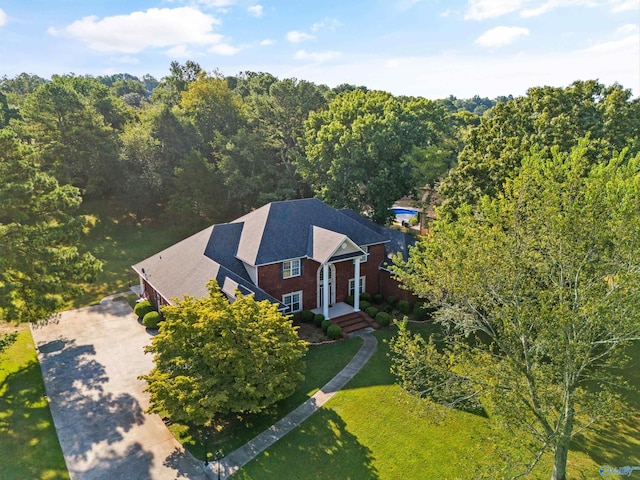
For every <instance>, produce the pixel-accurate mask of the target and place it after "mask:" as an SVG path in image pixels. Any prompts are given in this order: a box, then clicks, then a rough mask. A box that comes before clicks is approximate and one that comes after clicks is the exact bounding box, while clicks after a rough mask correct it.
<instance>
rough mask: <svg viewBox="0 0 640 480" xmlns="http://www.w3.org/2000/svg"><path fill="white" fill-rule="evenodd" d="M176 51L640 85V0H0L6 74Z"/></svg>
mask: <svg viewBox="0 0 640 480" xmlns="http://www.w3.org/2000/svg"><path fill="white" fill-rule="evenodd" d="M172 60H178V61H180V62H181V63H182V62H185V61H186V60H193V61H196V62H198V63H199V64H200V65H201V66H202V67H203V68H204V69H205V70H207V71H212V70H214V69H219V70H220V71H221V72H222V73H223V74H225V75H235V74H237V73H238V72H241V71H263V72H269V73H272V74H274V75H276V76H278V77H280V78H288V77H295V78H299V79H305V80H310V81H313V82H316V83H324V84H327V85H329V86H332V87H333V86H336V85H338V84H341V83H352V84H357V85H366V86H367V87H369V88H371V89H382V90H387V91H389V92H391V93H394V94H396V95H419V96H424V97H427V98H442V97H446V96H448V95H455V96H457V97H459V98H466V97H471V96H473V95H475V94H478V95H481V96H488V97H495V96H498V95H508V94H513V95H522V94H524V93H526V90H527V88H529V87H533V86H540V85H553V86H565V85H568V84H570V83H571V82H572V81H574V80H577V79H580V80H587V79H599V80H600V81H601V82H602V83H605V84H612V83H614V82H618V83H620V84H622V85H623V86H625V87H626V88H630V89H632V90H633V92H634V95H635V96H638V95H640V0H467V1H455V0H454V1H445V0H368V1H362V0H340V1H336V0H317V1H308V0H299V1H284V0H155V1H151V0H144V1H135V0H134V1H125V0H90V1H89V0H10V1H2V0H0V65H2V68H1V69H0V75H8V76H10V77H11V76H14V75H16V74H18V73H21V72H28V73H34V74H37V75H40V76H43V77H46V78H49V77H50V76H51V75H52V74H63V73H71V72H73V73H76V74H91V75H102V74H111V73H121V72H127V73H131V74H134V75H139V76H141V75H143V74H145V73H149V74H151V75H153V76H155V77H156V78H158V79H160V78H161V77H163V76H165V75H167V74H168V71H169V64H170V63H171V61H172Z"/></svg>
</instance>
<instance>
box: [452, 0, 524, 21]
mask: <svg viewBox="0 0 640 480" xmlns="http://www.w3.org/2000/svg"><path fill="white" fill-rule="evenodd" d="M526 1H527V0H469V3H468V5H467V11H466V12H465V14H464V18H465V19H466V20H486V19H488V18H496V17H500V16H502V15H506V14H507V13H512V12H517V11H518V10H520V7H521V6H522V5H523V4H524V3H525V2H526Z"/></svg>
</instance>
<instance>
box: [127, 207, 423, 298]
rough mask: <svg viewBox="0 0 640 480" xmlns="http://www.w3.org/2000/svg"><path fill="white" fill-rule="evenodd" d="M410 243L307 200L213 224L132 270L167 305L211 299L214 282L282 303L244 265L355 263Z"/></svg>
mask: <svg viewBox="0 0 640 480" xmlns="http://www.w3.org/2000/svg"><path fill="white" fill-rule="evenodd" d="M345 241H346V242H345ZM410 241H411V239H410V237H408V236H407V235H405V234H403V233H402V232H397V231H395V230H390V229H388V228H385V227H381V226H379V225H376V224H375V223H373V222H371V221H369V220H367V219H365V218H363V217H361V216H360V215H358V214H356V213H355V212H353V211H352V210H347V209H344V210H336V209H334V208H332V207H330V206H328V205H326V204H324V203H323V202H321V201H320V200H317V199H314V198H308V199H302V200H289V201H282V202H273V203H270V204H268V205H265V206H263V207H261V208H259V209H257V210H254V211H253V212H250V213H248V214H246V215H244V216H242V217H240V218H238V219H237V220H235V221H233V222H230V223H224V224H218V225H213V226H211V227H209V228H206V229H204V230H202V231H201V232H198V233H196V234H195V235H192V236H191V237H189V238H187V239H185V240H182V241H181V242H178V243H176V244H175V245H173V246H171V247H169V248H167V249H165V250H163V251H162V252H159V253H157V254H155V255H153V256H151V257H149V258H147V259H145V260H143V261H141V262H139V263H137V264H136V265H134V266H133V268H134V270H135V271H136V272H138V274H140V275H142V276H143V277H145V278H146V279H147V281H148V282H149V283H150V284H151V285H152V286H153V287H154V288H155V289H156V290H157V291H158V292H160V293H161V294H162V296H164V297H165V298H166V299H167V300H172V299H176V298H182V296H183V295H190V296H194V297H197V298H199V297H203V296H206V295H207V294H208V292H207V289H206V285H207V283H208V282H209V280H210V279H212V278H215V279H216V280H217V281H218V284H219V285H220V287H221V288H223V289H225V293H227V294H229V295H232V293H233V292H232V291H231V290H233V289H234V288H235V287H236V286H237V288H239V289H240V291H241V292H243V293H245V294H248V293H254V294H255V297H256V299H257V300H264V299H268V300H270V301H273V302H277V301H278V300H276V299H274V298H273V297H271V296H270V295H269V294H267V293H266V292H264V291H263V290H261V289H260V288H258V287H257V286H256V285H255V284H254V283H253V281H252V280H251V277H250V275H249V273H248V271H247V268H245V263H246V264H247V265H249V266H250V267H249V268H251V267H255V266H259V265H267V264H271V263H277V262H282V261H284V260H291V259H294V258H304V257H309V258H313V259H315V260H318V261H320V262H322V261H326V260H328V259H329V258H331V259H332V260H335V259H338V258H342V257H344V258H351V257H354V256H358V255H361V252H360V251H359V247H358V246H360V247H362V246H367V245H374V244H379V243H385V244H386V245H385V249H386V250H387V251H389V252H390V251H393V252H395V251H402V252H406V250H407V245H408V242H410ZM352 242H353V243H352ZM343 243H346V245H345V248H344V249H343V248H342V244H343ZM414 243H415V241H414ZM227 290H229V291H227Z"/></svg>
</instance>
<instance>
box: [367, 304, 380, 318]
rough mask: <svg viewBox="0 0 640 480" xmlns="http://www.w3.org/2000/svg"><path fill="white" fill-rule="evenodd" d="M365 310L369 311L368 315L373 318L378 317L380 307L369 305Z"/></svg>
mask: <svg viewBox="0 0 640 480" xmlns="http://www.w3.org/2000/svg"><path fill="white" fill-rule="evenodd" d="M365 312H367V315H369V316H370V317H371V318H376V315H377V314H378V309H377V308H376V307H373V306H372V307H367V309H366V310H365Z"/></svg>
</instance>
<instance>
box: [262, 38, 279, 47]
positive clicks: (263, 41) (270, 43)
mask: <svg viewBox="0 0 640 480" xmlns="http://www.w3.org/2000/svg"><path fill="white" fill-rule="evenodd" d="M274 43H276V42H275V41H274V40H271V39H270V38H265V39H264V40H262V41H261V42H260V45H261V46H263V47H268V46H269V45H273V44H274Z"/></svg>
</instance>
